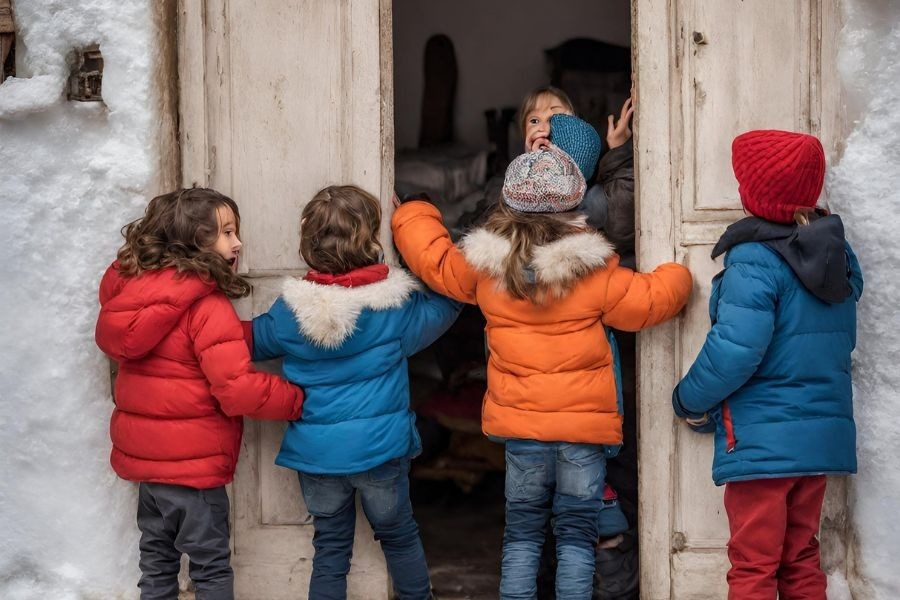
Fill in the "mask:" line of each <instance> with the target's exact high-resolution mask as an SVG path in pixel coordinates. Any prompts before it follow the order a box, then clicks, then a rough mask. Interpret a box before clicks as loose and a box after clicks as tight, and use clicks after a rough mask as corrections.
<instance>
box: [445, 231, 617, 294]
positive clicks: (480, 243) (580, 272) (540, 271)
mask: <svg viewBox="0 0 900 600" xmlns="http://www.w3.org/2000/svg"><path fill="white" fill-rule="evenodd" d="M460 246H461V249H462V251H463V254H464V255H465V257H466V260H467V261H468V262H469V264H470V265H472V266H473V267H475V268H476V269H478V270H479V271H481V272H483V273H485V274H487V275H488V276H489V277H494V278H498V279H499V278H501V277H502V276H503V261H504V259H505V258H506V256H507V255H508V254H509V252H510V248H511V244H510V242H509V240H508V239H506V238H504V237H501V236H499V235H497V234H496V233H493V232H490V231H488V230H487V229H484V228H479V229H476V230H474V231H472V232H471V233H469V234H468V235H466V236H465V237H464V238H463V240H462V241H461V243H460ZM614 254H615V249H614V248H613V246H612V244H610V243H609V242H608V241H607V239H606V238H605V237H603V234H601V233H598V232H589V231H585V232H583V233H574V234H572V235H567V236H565V237H563V238H560V239H558V240H556V241H555V242H550V243H549V244H547V245H545V246H538V247H536V248H535V249H534V256H533V257H532V259H531V263H530V265H529V266H530V267H531V269H532V270H533V271H534V277H535V282H537V283H543V284H560V283H568V282H571V281H573V280H575V279H578V278H580V277H582V276H584V274H585V273H589V272H591V271H595V270H597V269H599V268H601V267H604V266H605V265H606V261H607V259H609V258H610V257H612V256H613V255H614Z"/></svg>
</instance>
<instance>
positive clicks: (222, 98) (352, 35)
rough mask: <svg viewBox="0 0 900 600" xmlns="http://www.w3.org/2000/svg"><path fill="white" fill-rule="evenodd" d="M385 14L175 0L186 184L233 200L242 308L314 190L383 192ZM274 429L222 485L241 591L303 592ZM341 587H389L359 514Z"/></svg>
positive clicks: (301, 517) (264, 280)
mask: <svg viewBox="0 0 900 600" xmlns="http://www.w3.org/2000/svg"><path fill="white" fill-rule="evenodd" d="M390 16H391V15H390V2H389V0H328V1H323V0H256V1H255V2H246V1H244V0H179V3H178V22H179V27H178V54H179V66H178V71H179V78H180V92H181V93H180V107H179V116H180V135H181V140H180V142H181V152H182V161H181V164H182V182H183V185H185V186H190V185H193V184H196V185H201V186H209V187H213V188H215V189H217V190H219V191H221V192H222V193H224V194H227V195H229V196H231V197H232V198H234V199H235V201H236V202H237V203H238V206H239V207H240V211H241V237H242V238H243V241H244V249H243V251H242V253H241V262H240V270H241V272H242V273H243V274H245V275H247V276H249V277H250V278H251V281H252V283H253V285H254V292H253V295H252V296H251V297H250V298H248V299H245V300H242V301H240V302H238V303H237V307H238V312H239V313H240V314H241V317H242V318H245V319H246V318H250V317H252V316H253V315H256V314H259V313H260V312H262V311H265V310H266V309H267V308H268V307H269V305H270V304H271V302H272V301H273V300H274V298H275V296H276V295H277V293H278V284H277V282H278V278H279V277H280V276H283V275H285V274H291V273H295V272H297V271H298V270H299V269H300V268H301V267H302V263H301V260H300V257H299V255H298V252H297V248H298V229H299V216H300V212H301V210H302V208H303V205H304V204H305V203H306V202H307V201H308V200H309V199H310V198H311V197H312V195H313V194H314V193H315V192H316V191H317V190H319V189H320V188H322V187H324V186H326V185H330V184H343V183H354V184H357V185H360V186H362V187H363V188H365V189H367V190H369V191H370V192H372V193H374V194H375V195H376V196H380V197H381V198H382V199H385V200H389V198H390V191H391V189H392V186H393V182H392V181H390V178H391V175H392V160H393V112H392V103H393V97H392V84H391V81H392V79H391V77H392V68H391V56H390V39H391V38H390V31H391V22H390ZM385 32H386V33H385ZM382 40H384V42H382ZM387 229H388V223H387V220H385V232H386V231H387ZM386 247H390V245H389V244H386ZM282 431H283V425H281V424H278V423H263V422H256V421H251V420H249V419H248V420H246V430H245V434H244V443H243V447H242V451H241V457H240V460H239V464H238V470H237V474H236V478H235V482H234V484H233V486H232V489H231V498H232V515H233V517H232V518H233V528H232V536H233V550H234V551H233V558H232V562H233V565H234V568H235V574H236V584H235V587H236V593H237V596H238V598H243V599H262V598H265V599H266V600H278V599H280V598H285V599H287V598H290V599H296V598H303V597H306V593H307V587H308V581H309V574H310V570H311V567H312V556H313V549H312V544H311V540H312V524H311V517H310V516H309V514H308V513H307V512H306V509H305V507H304V505H303V501H302V498H301V496H300V493H299V486H298V482H297V478H296V474H295V473H294V472H293V471H290V470H287V469H282V468H280V467H276V466H275V465H274V463H273V460H274V457H275V454H276V453H277V451H278V446H279V443H280V440H281V433H282ZM360 514H361V513H360ZM349 593H350V597H351V598H357V599H366V600H373V599H378V598H387V595H388V581H387V574H386V570H385V567H384V560H383V557H382V554H381V552H380V549H379V548H378V545H377V543H376V542H375V541H374V540H373V537H372V533H371V530H370V529H369V528H368V525H367V524H366V523H365V519H364V518H362V517H361V516H360V519H359V520H358V523H357V538H356V545H355V548H354V555H353V562H352V569H351V574H350V580H349Z"/></svg>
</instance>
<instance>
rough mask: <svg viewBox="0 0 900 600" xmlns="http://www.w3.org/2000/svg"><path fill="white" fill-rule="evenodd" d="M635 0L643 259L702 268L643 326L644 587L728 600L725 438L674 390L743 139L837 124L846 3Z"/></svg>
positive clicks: (699, 332) (731, 205)
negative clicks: (690, 414) (687, 412)
mask: <svg viewBox="0 0 900 600" xmlns="http://www.w3.org/2000/svg"><path fill="white" fill-rule="evenodd" d="M633 10H634V18H633V20H632V22H633V24H634V32H633V44H634V50H635V56H636V79H637V107H638V108H637V113H638V120H637V126H636V160H637V168H638V175H637V177H638V181H637V188H638V190H637V194H638V211H639V253H640V260H641V266H642V267H643V268H645V269H646V268H652V267H653V266H655V265H656V264H658V263H660V262H663V261H666V260H673V259H675V260H679V261H681V262H683V263H684V264H685V265H687V266H688V267H689V268H690V269H691V271H692V273H693V274H694V277H695V284H694V294H693V296H692V299H691V301H690V303H689V305H688V307H687V308H686V310H685V313H684V315H683V316H682V317H681V319H679V320H678V321H677V322H674V323H670V324H667V325H664V326H662V327H658V328H655V329H653V330H651V331H648V332H646V333H643V334H641V336H640V349H639V365H638V377H639V390H640V391H639V394H640V396H639V397H640V410H639V412H640V442H639V443H640V461H641V463H640V486H641V507H640V509H641V513H640V515H641V544H642V545H641V571H642V574H641V585H642V588H641V590H642V598H650V599H654V600H662V599H666V600H670V599H671V600H682V599H689V598H690V599H694V598H696V599H704V600H706V599H715V598H725V597H726V595H727V587H726V583H725V572H726V571H727V568H728V559H727V556H726V554H725V547H726V543H727V540H728V526H727V519H726V517H725V514H724V508H723V506H722V494H723V491H724V490H723V488H717V487H716V486H715V485H714V484H713V483H712V480H711V475H710V471H711V469H710V467H711V463H712V438H711V436H703V435H700V434H695V433H693V432H692V431H690V430H689V429H688V428H687V427H686V426H685V425H684V424H682V423H678V422H676V419H675V418H674V416H673V413H672V410H671V401H670V400H671V391H672V387H673V385H674V384H675V383H676V382H677V381H678V379H679V378H680V377H681V375H682V374H683V373H685V372H686V370H687V369H688V367H689V366H690V364H691V363H692V362H693V360H694V358H695V357H696V355H697V352H698V350H699V348H700V346H701V345H702V344H703V341H704V339H705V337H706V333H707V331H708V329H709V316H708V302H709V292H710V280H711V278H712V277H713V275H715V273H717V272H718V271H719V270H720V269H721V268H722V267H721V258H720V259H719V260H717V261H712V260H711V259H710V257H709V255H710V251H711V250H712V247H713V245H714V244H715V242H716V241H717V239H718V237H719V236H720V235H721V234H722V232H723V231H724V230H725V227H726V226H727V225H728V224H730V223H732V222H734V221H736V220H738V219H739V218H741V217H742V216H743V213H742V211H741V205H740V199H739V197H738V194H737V182H736V181H735V179H734V175H733V174H732V171H731V141H732V139H733V138H734V136H735V135H737V134H739V133H741V132H743V131H747V130H749V129H757V128H772V129H788V130H794V131H807V132H811V133H815V134H819V135H822V133H823V132H822V131H821V128H820V126H819V123H821V122H823V121H824V122H826V123H832V117H831V115H830V113H829V114H826V115H823V113H825V112H827V111H832V110H835V106H836V104H837V102H836V101H835V102H831V101H830V100H829V101H826V102H824V103H823V89H826V88H827V89H829V90H830V89H832V88H831V87H830V86H831V85H833V84H834V81H833V79H831V78H830V76H829V75H823V70H822V68H821V64H822V56H823V53H828V52H832V51H833V48H832V47H831V46H829V44H828V43H827V42H825V43H823V39H824V40H827V39H828V38H827V35H828V33H833V32H834V31H835V24H836V20H835V18H834V16H835V14H836V12H837V6H836V3H835V2H832V1H827V0H818V1H817V0H798V1H797V2H781V1H779V0H754V1H753V2H743V1H741V0H721V1H717V2H704V1H702V0H670V1H669V2H656V1H655V0H636V1H635V2H634V3H633ZM823 106H825V107H826V109H827V110H826V109H823ZM823 116H825V117H826V118H825V119H823ZM825 133H826V134H829V135H830V134H832V133H833V132H832V131H831V130H830V129H829V130H828V131H826V132H825ZM823 143H824V144H825V146H826V148H830V147H831V146H832V145H833V140H832V139H823ZM836 488H838V493H841V492H842V491H843V488H842V486H836ZM832 506H841V503H840V502H837V503H832ZM827 544H828V540H827V539H823V545H826V546H827Z"/></svg>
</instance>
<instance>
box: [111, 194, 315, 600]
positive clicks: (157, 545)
mask: <svg viewBox="0 0 900 600" xmlns="http://www.w3.org/2000/svg"><path fill="white" fill-rule="evenodd" d="M239 232H240V215H239V213H238V207H237V205H236V204H235V202H234V201H233V200H232V199H231V198H227V197H226V196H223V195H222V194H219V193H218V192H215V191H213V190H209V189H188V190H179V191H176V192H172V193H169V194H165V195H162V196H157V197H156V198H154V199H153V200H151V201H150V203H149V205H148V206H147V210H146V212H145V214H144V216H143V217H142V218H141V219H138V220H136V221H134V222H132V223H130V224H128V225H127V226H126V227H125V228H124V236H125V244H124V245H123V246H122V248H121V249H120V250H119V253H118V259H117V260H116V261H115V262H114V263H113V264H112V265H111V266H110V267H109V269H107V271H106V274H105V275H104V276H103V281H102V282H101V284H100V305H101V309H100V316H99V318H98V319H97V331H96V339H97V345H98V346H100V348H101V349H102V350H103V351H104V352H106V353H107V354H108V355H109V356H111V357H112V358H113V359H115V360H116V361H118V363H119V374H118V377H117V379H116V384H115V393H114V400H115V405H116V406H115V409H114V410H113V414H112V423H111V424H110V435H111V437H112V442H113V449H112V456H111V459H110V462H111V463H112V466H113V469H114V470H115V472H116V473H117V474H118V475H119V477H122V478H123V479H128V480H129V481H137V482H140V485H139V487H138V509H137V523H138V527H139V529H140V530H141V540H140V550H141V556H140V568H141V579H140V583H139V584H138V585H139V587H140V588H141V598H142V599H157V598H159V599H162V598H166V599H170V598H175V597H176V596H178V571H179V568H180V565H181V555H182V553H186V554H187V555H188V556H189V558H190V575H191V579H192V580H193V582H194V585H195V586H196V590H197V598H198V600H199V599H200V598H203V599H215V600H222V599H225V600H227V599H230V598H232V597H233V573H232V569H231V565H230V557H231V552H230V549H229V532H228V496H227V495H226V493H225V484H227V483H229V482H231V480H232V479H233V478H234V470H235V464H236V462H237V459H238V453H239V451H240V447H241V433H242V430H243V419H242V418H241V415H247V416H251V417H254V418H258V419H288V420H294V419H298V418H299V417H300V410H301V406H302V404H303V392H302V391H301V390H300V388H298V387H294V386H292V385H290V384H289V383H288V382H286V381H284V380H283V379H280V378H279V377H276V376H274V375H270V374H267V373H257V372H255V371H254V370H253V368H252V367H251V365H250V355H249V353H248V351H247V346H246V343H245V341H244V332H243V330H242V328H241V323H240V321H239V320H238V317H237V314H236V313H235V311H234V308H233V307H232V305H231V303H230V302H229V300H228V297H232V298H237V297H241V296H246V295H247V294H249V293H250V285H249V284H248V283H247V282H246V281H245V280H244V279H242V278H241V277H240V276H238V275H237V274H236V273H235V268H236V265H237V259H238V256H239V254H240V250H241V241H240V239H239V237H238V234H239Z"/></svg>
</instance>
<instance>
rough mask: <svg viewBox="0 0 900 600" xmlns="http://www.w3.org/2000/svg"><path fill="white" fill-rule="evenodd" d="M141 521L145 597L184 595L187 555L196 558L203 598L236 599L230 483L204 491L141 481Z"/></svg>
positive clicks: (165, 599)
mask: <svg viewBox="0 0 900 600" xmlns="http://www.w3.org/2000/svg"><path fill="white" fill-rule="evenodd" d="M137 524H138V528H139V529H140V530H141V543H140V548H141V561H140V567H141V580H140V582H139V583H138V587H140V588H141V600H176V599H177V598H178V571H179V570H180V568H181V555H182V554H187V555H188V557H189V558H190V574H191V580H192V581H193V582H194V587H195V589H196V592H197V600H233V598H234V573H233V571H232V570H231V563H230V559H231V548H230V547H229V545H228V496H227V495H226V493H225V488H224V487H217V488H212V489H209V490H198V489H194V488H189V487H183V486H179V485H166V484H164V483H141V484H140V488H139V491H138V510H137Z"/></svg>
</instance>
